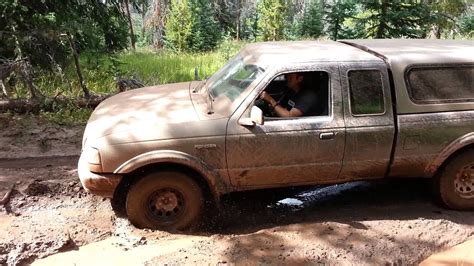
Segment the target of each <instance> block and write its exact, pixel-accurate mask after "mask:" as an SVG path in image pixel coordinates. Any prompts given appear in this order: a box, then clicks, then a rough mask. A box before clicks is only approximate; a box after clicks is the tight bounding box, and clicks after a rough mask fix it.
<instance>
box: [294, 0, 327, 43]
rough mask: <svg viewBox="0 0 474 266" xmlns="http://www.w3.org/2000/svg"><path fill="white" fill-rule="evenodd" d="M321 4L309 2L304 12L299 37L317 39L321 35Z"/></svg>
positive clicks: (314, 1) (315, 1)
mask: <svg viewBox="0 0 474 266" xmlns="http://www.w3.org/2000/svg"><path fill="white" fill-rule="evenodd" d="M322 19H323V17H322V12H321V3H320V2H319V1H318V0H311V1H310V2H309V3H308V4H307V6H306V8H305V11H304V14H303V23H302V25H301V33H300V34H301V36H305V37H313V38H318V37H320V36H321V35H322V34H323V29H324V26H323V21H322Z"/></svg>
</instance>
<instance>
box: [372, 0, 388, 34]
mask: <svg viewBox="0 0 474 266" xmlns="http://www.w3.org/2000/svg"><path fill="white" fill-rule="evenodd" d="M387 9H388V0H383V1H382V6H381V10H380V19H379V26H378V27H377V33H376V34H375V38H377V39H381V38H383V37H384V32H385V28H386V26H387V25H386V23H385V17H386V16H387Z"/></svg>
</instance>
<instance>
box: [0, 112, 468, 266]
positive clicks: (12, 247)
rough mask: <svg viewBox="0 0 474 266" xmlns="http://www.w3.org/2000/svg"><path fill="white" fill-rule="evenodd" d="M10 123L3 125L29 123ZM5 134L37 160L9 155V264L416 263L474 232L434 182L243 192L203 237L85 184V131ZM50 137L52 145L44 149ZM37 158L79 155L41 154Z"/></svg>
mask: <svg viewBox="0 0 474 266" xmlns="http://www.w3.org/2000/svg"><path fill="white" fill-rule="evenodd" d="M15 119H16V118H15ZM10 120H11V121H10ZM10 120H9V121H5V120H0V123H3V124H2V125H5V123H8V125H9V126H12V127H18V125H17V123H20V124H21V123H23V122H18V121H16V120H14V119H13V120H12V119H10ZM12 121H13V122H12ZM12 123H13V124H12ZM2 128H4V127H2ZM38 128H39V129H40V130H38V131H31V130H34V129H38ZM48 128H50V130H51V132H49V131H47V130H48ZM9 129H10V128H9ZM53 129H54V130H53ZM15 130H16V131H15ZM43 130H45V131H43ZM52 131H54V132H55V133H54V134H53V133H52ZM4 132H5V131H4V130H2V132H1V133H0V142H1V143H0V147H3V149H1V150H0V155H2V156H6V158H14V157H16V158H19V157H21V156H27V157H30V158H29V159H23V160H11V159H9V160H4V159H0V198H2V197H3V195H4V194H5V193H6V192H7V191H8V190H9V188H10V187H11V185H12V184H15V188H14V190H13V193H12V194H11V198H10V199H9V200H8V202H7V203H6V204H5V206H0V265H3V264H7V265H20V264H27V263H34V264H37V265H52V264H53V265H54V264H56V265H67V264H68V263H69V264H77V265H91V264H96V265H98V264H99V265H104V264H119V263H122V264H124V263H127V262H129V264H144V265H154V264H193V265H194V264H224V263H230V264H316V263H329V264H416V263H418V262H420V261H422V260H423V259H424V258H426V257H428V256H429V255H430V254H432V253H434V252H437V251H440V250H443V249H446V248H448V247H451V246H454V245H456V244H458V243H461V242H463V241H465V240H467V239H472V238H474V213H473V212H457V211H451V210H446V209H443V208H441V207H439V206H438V205H436V204H434V203H433V202H432V197H431V195H430V191H429V183H428V182H427V181H423V180H421V181H420V180H396V181H379V182H375V183H368V182H355V183H350V184H343V185H338V186H331V187H325V188H311V189H309V188H308V189H305V190H294V191H291V190H288V191H278V192H275V191H270V192H268V191H267V192H264V191H259V192H252V193H240V194H234V195H230V196H228V197H226V199H225V203H224V208H223V210H224V211H223V212H222V213H220V215H219V216H213V217H214V224H215V226H213V227H209V228H203V229H202V230H201V231H200V232H197V233H196V232H195V233H176V232H175V233H170V232H163V231H150V230H139V229H136V228H134V227H133V226H131V225H130V224H129V223H128V221H127V220H126V219H125V218H121V217H118V216H117V214H116V213H115V212H114V211H113V210H112V208H111V206H110V203H109V201H108V200H104V199H102V198H100V197H96V196H92V195H90V194H87V193H85V192H84V191H83V189H82V188H81V186H80V184H79V182H78V178H77V171H76V169H75V164H76V159H75V157H74V156H75V154H76V153H77V152H78V151H79V148H80V147H79V146H80V136H81V134H82V128H81V127H77V128H75V127H73V128H64V127H60V129H58V131H56V126H54V125H42V124H33V126H29V127H23V128H22V129H21V130H19V129H15V128H13V130H11V132H17V133H15V134H13V133H11V132H10V133H7V135H8V134H13V135H11V136H7V135H5V134H4ZM35 132H37V133H35ZM43 132H49V133H47V134H45V135H43ZM58 132H63V133H58ZM55 134H59V135H55ZM41 136H43V137H44V138H45V139H46V140H45V141H46V143H50V144H51V145H52V146H51V148H50V149H48V150H45V152H43V153H42V152H41V148H39V147H38V145H39V144H38V143H41V141H37V140H35V139H36V138H38V137H41ZM17 138H20V139H21V138H24V139H23V140H21V141H20V140H16V141H17V142H16V143H13V144H12V143H6V142H5V141H6V140H8V141H9V142H10V141H11V140H14V139H17ZM53 144H54V145H53ZM56 144H57V145H58V146H57V147H61V148H55V147H56ZM5 145H10V146H8V148H5ZM48 145H49V144H48ZM62 145H63V146H62ZM53 146H54V147H53ZM7 155H8V156H7ZM17 155H21V156H17ZM38 155H47V156H61V155H66V156H73V157H65V158H63V159H62V161H61V160H58V159H57V158H58V157H54V158H55V159H54V160H53V159H51V157H50V158H47V159H43V160H39V159H31V157H37V156H38ZM0 158H1V156H0Z"/></svg>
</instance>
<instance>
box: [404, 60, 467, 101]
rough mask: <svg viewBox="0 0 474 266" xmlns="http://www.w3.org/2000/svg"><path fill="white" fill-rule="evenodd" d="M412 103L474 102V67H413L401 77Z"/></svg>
mask: <svg viewBox="0 0 474 266" xmlns="http://www.w3.org/2000/svg"><path fill="white" fill-rule="evenodd" d="M405 82H406V85H407V90H408V95H409V97H410V100H411V101H412V102H414V103H416V104H436V103H450V102H474V65H416V66H411V67H409V68H408V70H407V72H406V75H405Z"/></svg>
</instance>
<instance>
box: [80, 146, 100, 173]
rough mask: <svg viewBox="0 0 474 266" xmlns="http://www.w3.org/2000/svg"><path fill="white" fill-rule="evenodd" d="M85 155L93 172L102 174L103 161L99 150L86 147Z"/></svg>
mask: <svg viewBox="0 0 474 266" xmlns="http://www.w3.org/2000/svg"><path fill="white" fill-rule="evenodd" d="M83 155H84V156H85V157H86V161H87V164H88V165H89V170H90V171H91V172H102V161H101V159H100V153H99V150H98V149H96V148H92V147H86V148H85V150H84V154H83Z"/></svg>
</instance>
